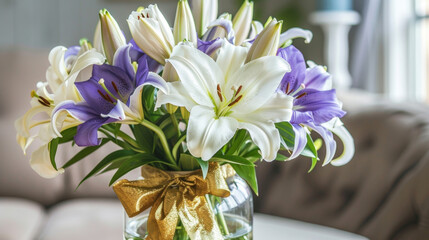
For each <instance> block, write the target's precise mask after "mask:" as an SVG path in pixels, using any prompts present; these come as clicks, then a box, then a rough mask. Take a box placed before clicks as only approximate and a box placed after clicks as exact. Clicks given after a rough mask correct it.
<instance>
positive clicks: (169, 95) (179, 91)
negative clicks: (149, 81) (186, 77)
mask: <svg viewBox="0 0 429 240" xmlns="http://www.w3.org/2000/svg"><path fill="white" fill-rule="evenodd" d="M167 86H168V88H167V89H168V92H166V91H158V95H157V101H156V105H155V109H158V108H159V107H160V106H161V105H163V104H166V103H170V104H172V105H174V106H179V107H185V108H186V109H187V110H188V111H191V109H192V108H193V107H194V106H195V105H197V103H196V102H195V101H194V99H193V98H192V97H191V96H190V95H189V93H188V91H187V90H186V89H185V87H184V86H183V84H182V82H180V81H177V82H171V83H167Z"/></svg>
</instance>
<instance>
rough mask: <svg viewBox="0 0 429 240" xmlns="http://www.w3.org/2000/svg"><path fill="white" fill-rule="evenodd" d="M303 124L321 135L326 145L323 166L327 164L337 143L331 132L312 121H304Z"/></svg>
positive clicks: (333, 153) (332, 156)
mask: <svg viewBox="0 0 429 240" xmlns="http://www.w3.org/2000/svg"><path fill="white" fill-rule="evenodd" d="M305 125H307V126H309V127H310V128H311V129H313V130H314V131H316V132H317V133H318V134H319V135H320V136H321V137H322V139H323V142H324V143H325V146H326V154H325V160H324V161H323V166H326V165H328V164H329V163H330V162H331V161H332V159H333V158H334V155H335V151H336V150H337V143H336V142H335V139H334V136H333V135H332V132H331V131H329V130H328V129H326V128H324V127H322V126H317V125H314V123H306V124H305Z"/></svg>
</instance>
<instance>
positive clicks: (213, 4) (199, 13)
mask: <svg viewBox="0 0 429 240" xmlns="http://www.w3.org/2000/svg"><path fill="white" fill-rule="evenodd" d="M191 10H192V15H194V20H195V27H196V29H197V32H198V34H199V36H203V35H204V33H205V32H206V31H207V27H208V26H209V24H210V23H212V22H213V21H215V20H216V18H217V13H218V0H193V1H192V2H191Z"/></svg>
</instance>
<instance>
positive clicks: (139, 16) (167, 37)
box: [127, 4, 175, 65]
mask: <svg viewBox="0 0 429 240" xmlns="http://www.w3.org/2000/svg"><path fill="white" fill-rule="evenodd" d="M127 21H128V25H129V27H130V31H131V35H132V36H133V39H134V41H135V42H136V44H137V45H138V46H139V47H140V48H141V49H142V50H143V52H145V53H146V54H148V55H149V56H150V57H151V58H153V59H155V60H156V61H157V62H159V63H161V64H162V65H164V64H165V59H168V58H169V57H170V54H171V51H172V49H173V46H174V45H175V44H174V37H173V33H172V31H171V28H170V26H169V25H168V23H167V20H165V17H164V15H162V13H161V11H159V9H158V6H157V5H156V4H155V5H149V7H147V8H141V9H139V10H138V11H134V12H132V13H131V14H130V16H129V17H128V20H127Z"/></svg>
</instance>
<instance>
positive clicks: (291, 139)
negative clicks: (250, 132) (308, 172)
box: [276, 122, 295, 149]
mask: <svg viewBox="0 0 429 240" xmlns="http://www.w3.org/2000/svg"><path fill="white" fill-rule="evenodd" d="M276 128H277V129H278V130H279V133H280V136H281V138H282V139H283V140H284V141H285V143H286V145H287V146H288V148H291V149H293V146H294V144H295V132H294V131H293V127H292V124H290V123H288V122H281V123H276Z"/></svg>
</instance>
